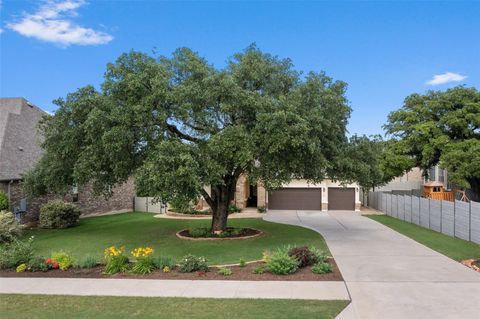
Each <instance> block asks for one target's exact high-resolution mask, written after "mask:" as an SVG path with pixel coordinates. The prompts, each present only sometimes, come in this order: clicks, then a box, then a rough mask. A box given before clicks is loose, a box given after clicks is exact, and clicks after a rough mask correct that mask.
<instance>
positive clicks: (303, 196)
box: [197, 175, 361, 211]
mask: <svg viewBox="0 0 480 319" xmlns="http://www.w3.org/2000/svg"><path fill="white" fill-rule="evenodd" d="M206 190H207V192H209V189H208V187H207V188H206ZM234 204H235V206H237V207H238V208H242V209H243V208H249V207H265V208H267V209H270V210H321V211H327V210H349V211H360V206H361V202H360V197H359V187H358V185H357V184H356V183H353V184H347V185H345V186H343V185H340V183H339V182H334V181H331V180H328V179H326V180H323V181H322V182H321V183H319V184H310V183H308V182H307V181H306V180H302V179H294V180H292V181H291V182H290V183H288V184H286V185H284V186H283V187H281V188H279V189H276V190H273V191H271V192H267V190H266V189H265V188H264V187H263V186H262V185H261V183H258V184H256V185H251V184H249V182H248V179H247V178H246V176H245V175H241V176H240V178H239V179H238V181H237V185H236V191H235V198H234ZM197 208H200V209H205V208H208V206H207V204H206V203H205V201H203V200H202V201H201V203H200V206H198V207H197Z"/></svg>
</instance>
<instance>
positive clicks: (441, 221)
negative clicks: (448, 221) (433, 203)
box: [440, 200, 443, 233]
mask: <svg viewBox="0 0 480 319" xmlns="http://www.w3.org/2000/svg"><path fill="white" fill-rule="evenodd" d="M440 233H443V200H441V201H440Z"/></svg>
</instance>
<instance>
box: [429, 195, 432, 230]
mask: <svg viewBox="0 0 480 319" xmlns="http://www.w3.org/2000/svg"><path fill="white" fill-rule="evenodd" d="M431 200H432V199H431V198H429V199H428V229H432V228H431V227H430V201H431Z"/></svg>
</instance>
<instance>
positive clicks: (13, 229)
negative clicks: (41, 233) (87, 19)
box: [0, 211, 22, 243]
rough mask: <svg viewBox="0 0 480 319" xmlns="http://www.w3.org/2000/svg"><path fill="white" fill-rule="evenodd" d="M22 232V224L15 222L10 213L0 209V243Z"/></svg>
mask: <svg viewBox="0 0 480 319" xmlns="http://www.w3.org/2000/svg"><path fill="white" fill-rule="evenodd" d="M21 233H22V226H21V225H20V224H19V223H17V221H16V220H15V217H14V216H13V214H12V213H10V212H7V211H0V243H9V242H12V241H13V240H14V239H16V238H18V237H19V236H20V234H21Z"/></svg>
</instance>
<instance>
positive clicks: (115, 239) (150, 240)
mask: <svg viewBox="0 0 480 319" xmlns="http://www.w3.org/2000/svg"><path fill="white" fill-rule="evenodd" d="M153 216H154V215H153V214H149V213H126V214H118V215H110V216H100V217H91V218H83V219H81V221H80V225H79V226H77V227H73V228H68V229H60V230H50V229H48V230H47V229H39V230H31V231H28V232H27V233H26V234H25V237H28V236H31V235H34V236H35V241H34V245H35V248H36V251H37V253H38V254H39V255H42V256H49V255H50V254H51V252H52V251H58V250H64V251H66V252H69V253H71V254H72V255H73V256H74V257H77V258H79V257H82V256H84V255H87V254H91V255H95V256H98V258H101V257H102V255H103V250H104V249H105V248H106V247H108V246H111V245H117V246H122V245H125V246H126V248H127V252H130V251H131V249H133V248H134V247H138V246H152V247H153V248H154V249H155V255H159V254H161V255H168V256H171V257H174V258H177V259H179V258H181V257H182V256H184V255H186V254H189V253H191V254H194V255H199V256H205V257H206V258H207V259H208V260H209V262H210V263H211V264H221V263H236V262H238V260H239V258H241V257H243V258H245V259H246V260H256V259H261V258H262V252H263V251H264V250H266V249H274V248H276V247H278V246H282V245H287V244H291V245H314V246H316V247H318V248H319V249H322V250H326V251H328V248H327V246H326V244H325V241H324V240H323V238H322V237H321V236H320V235H319V234H318V233H316V232H314V231H313V230H309V229H306V228H302V227H298V226H290V225H283V224H276V223H271V222H266V221H263V220H261V219H231V220H230V221H229V226H234V227H252V228H256V229H260V230H263V231H264V232H265V235H263V236H260V237H257V238H252V239H246V240H224V241H191V240H182V239H179V238H177V237H176V236H175V233H176V232H177V231H179V230H181V229H185V228H190V227H201V226H208V225H209V224H210V220H179V219H163V218H154V217H153Z"/></svg>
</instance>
